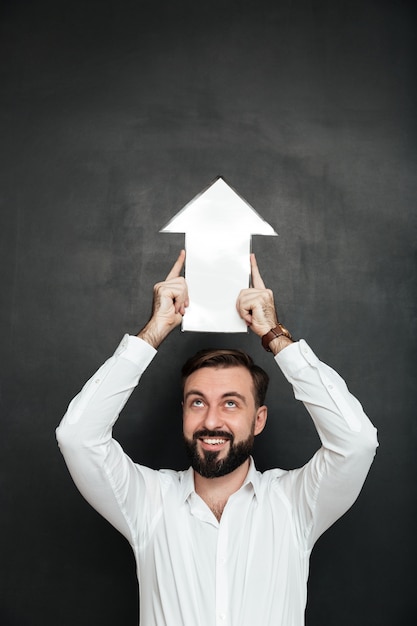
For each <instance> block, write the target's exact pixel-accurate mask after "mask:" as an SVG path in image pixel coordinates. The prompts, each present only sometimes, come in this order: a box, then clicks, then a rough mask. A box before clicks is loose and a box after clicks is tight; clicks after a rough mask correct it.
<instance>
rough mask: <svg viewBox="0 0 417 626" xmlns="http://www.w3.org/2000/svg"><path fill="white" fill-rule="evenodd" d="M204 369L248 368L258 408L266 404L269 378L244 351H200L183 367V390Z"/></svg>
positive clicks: (223, 349)
mask: <svg viewBox="0 0 417 626" xmlns="http://www.w3.org/2000/svg"><path fill="white" fill-rule="evenodd" d="M203 367H224V368H226V367H244V368H246V369H247V370H248V372H249V373H250V375H251V376H252V381H253V387H254V397H255V405H256V408H258V407H260V406H262V405H263V404H264V402H265V396H266V392H267V389H268V383H269V376H268V374H267V373H266V372H265V371H264V370H263V369H262V368H261V367H259V365H256V364H255V363H254V362H253V359H252V358H251V357H250V356H249V354H246V352H243V350H231V349H230V350H229V349H225V348H222V349H208V350H199V352H197V353H196V354H195V355H194V356H192V357H190V358H189V359H188V361H186V363H184V365H183V367H182V370H181V375H182V388H183V389H184V386H185V381H186V380H187V378H188V377H189V376H190V375H191V374H192V373H193V372H195V371H196V370H199V369H201V368H203Z"/></svg>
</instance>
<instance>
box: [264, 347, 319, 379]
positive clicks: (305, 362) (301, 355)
mask: <svg viewBox="0 0 417 626" xmlns="http://www.w3.org/2000/svg"><path fill="white" fill-rule="evenodd" d="M274 358H275V361H276V362H277V363H278V365H279V367H280V368H281V370H282V371H283V372H284V374H285V375H288V376H293V375H294V374H296V373H297V372H298V371H299V370H300V369H303V368H304V367H307V366H309V365H311V366H313V367H317V364H318V363H319V358H318V357H317V356H316V355H315V354H314V352H313V350H312V349H311V348H310V346H309V345H308V343H307V342H306V341H305V340H304V339H300V340H299V341H295V342H294V343H292V344H291V345H289V346H287V347H286V348H284V349H283V350H281V351H280V352H278V354H277V355H275V357H274Z"/></svg>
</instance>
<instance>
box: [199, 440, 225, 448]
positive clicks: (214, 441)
mask: <svg viewBox="0 0 417 626" xmlns="http://www.w3.org/2000/svg"><path fill="white" fill-rule="evenodd" d="M203 441H204V443H208V444H210V445H211V446H215V445H218V444H220V443H225V441H226V439H203Z"/></svg>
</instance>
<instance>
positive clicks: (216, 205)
mask: <svg viewBox="0 0 417 626" xmlns="http://www.w3.org/2000/svg"><path fill="white" fill-rule="evenodd" d="M160 232H162V233H186V237H185V249H186V254H187V255H186V267H185V277H186V280H187V284H188V292H189V297H190V306H189V307H188V309H187V311H186V313H185V315H184V318H183V323H182V330H192V331H200V332H229V333H239V332H246V331H247V328H246V323H245V322H244V321H243V320H242V319H241V318H240V316H239V314H238V312H237V310H236V300H237V297H238V295H239V292H240V290H241V289H245V288H246V287H248V286H249V279H250V258H249V255H250V249H251V235H276V234H277V233H276V232H275V231H274V229H273V228H272V227H271V226H270V225H269V224H268V223H267V222H265V220H264V219H262V218H261V217H260V216H259V215H258V213H256V211H255V210H254V209H253V208H252V207H251V206H250V205H249V204H248V203H247V202H246V201H245V200H244V199H243V198H241V196H239V195H238V194H237V193H236V192H235V191H233V189H231V187H229V185H228V184H227V183H226V182H225V181H224V180H223V178H221V177H219V178H217V180H216V181H215V182H214V183H213V184H212V185H211V186H210V187H208V188H207V189H206V190H205V191H203V192H202V193H200V194H198V195H197V196H196V197H195V198H193V200H191V202H189V203H188V204H187V205H186V206H185V207H184V208H183V209H181V211H179V213H177V214H176V215H175V216H174V217H173V218H172V219H171V220H170V221H169V222H168V224H167V225H166V226H165V227H164V228H162V230H161V231H160Z"/></svg>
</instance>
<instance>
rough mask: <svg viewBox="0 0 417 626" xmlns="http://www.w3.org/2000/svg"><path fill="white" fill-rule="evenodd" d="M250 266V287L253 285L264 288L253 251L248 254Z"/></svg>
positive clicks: (256, 287)
mask: <svg viewBox="0 0 417 626" xmlns="http://www.w3.org/2000/svg"><path fill="white" fill-rule="evenodd" d="M250 266H251V272H252V287H254V288H255V289H265V283H264V281H263V280H262V276H261V274H260V272H259V267H258V263H257V261H256V257H255V255H254V254H253V253H252V254H251V255H250Z"/></svg>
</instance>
